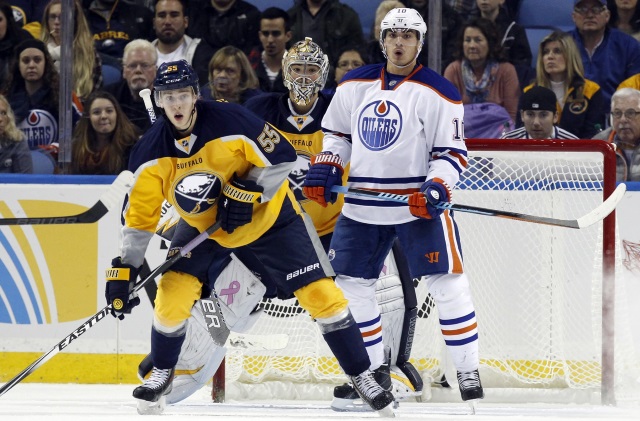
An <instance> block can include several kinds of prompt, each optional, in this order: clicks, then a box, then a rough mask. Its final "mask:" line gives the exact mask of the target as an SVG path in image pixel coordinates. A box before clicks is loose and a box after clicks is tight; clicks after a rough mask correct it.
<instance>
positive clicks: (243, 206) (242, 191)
mask: <svg viewBox="0 0 640 421" xmlns="http://www.w3.org/2000/svg"><path fill="white" fill-rule="evenodd" d="M263 190H264V189H263V188H262V186H259V185H258V183H256V182H255V181H250V180H242V179H240V178H238V177H237V176H236V175H235V174H234V176H233V179H232V180H231V181H230V182H229V183H227V184H226V185H225V186H224V189H222V201H221V203H220V204H218V215H217V219H218V220H219V221H220V228H222V229H223V230H224V231H226V232H228V233H229V234H231V233H232V232H233V231H235V229H236V228H238V227H241V226H243V225H246V224H248V223H249V222H251V219H253V204H254V203H255V202H257V201H258V199H260V196H261V194H262V192H263Z"/></svg>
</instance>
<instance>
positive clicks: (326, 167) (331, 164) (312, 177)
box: [302, 152, 344, 207]
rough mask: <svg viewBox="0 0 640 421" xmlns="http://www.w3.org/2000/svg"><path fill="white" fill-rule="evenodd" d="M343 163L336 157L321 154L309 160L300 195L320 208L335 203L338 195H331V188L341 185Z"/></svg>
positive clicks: (324, 153)
mask: <svg viewBox="0 0 640 421" xmlns="http://www.w3.org/2000/svg"><path fill="white" fill-rule="evenodd" d="M342 174H344V162H343V161H342V159H341V158H340V156H338V155H333V154H332V153H331V152H322V153H320V154H318V155H316V156H314V157H312V158H311V166H310V167H309V171H308V172H307V176H306V177H305V179H304V183H303V184H302V193H303V194H304V195H305V196H306V197H307V198H308V199H311V200H313V201H314V202H317V203H318V204H320V206H322V207H327V203H335V201H336V200H338V193H332V192H331V187H333V186H341V185H342Z"/></svg>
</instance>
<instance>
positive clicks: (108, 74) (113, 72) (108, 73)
mask: <svg viewBox="0 0 640 421" xmlns="http://www.w3.org/2000/svg"><path fill="white" fill-rule="evenodd" d="M121 79H122V72H120V69H118V68H117V67H114V66H110V65H108V64H103V65H102V86H108V85H112V84H114V83H118V82H120V80H121Z"/></svg>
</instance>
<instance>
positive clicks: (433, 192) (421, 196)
mask: <svg viewBox="0 0 640 421" xmlns="http://www.w3.org/2000/svg"><path fill="white" fill-rule="evenodd" d="M450 201H451V190H450V189H449V186H447V184H446V183H445V182H444V181H442V180H441V179H439V178H434V179H432V180H427V181H426V182H425V183H424V184H423V185H422V187H420V191H419V192H416V193H413V194H412V195H411V196H409V211H410V212H411V214H412V215H413V216H416V217H418V218H426V219H434V218H437V217H438V216H440V215H441V214H442V212H444V209H440V208H437V207H436V206H435V205H436V204H438V203H440V202H450Z"/></svg>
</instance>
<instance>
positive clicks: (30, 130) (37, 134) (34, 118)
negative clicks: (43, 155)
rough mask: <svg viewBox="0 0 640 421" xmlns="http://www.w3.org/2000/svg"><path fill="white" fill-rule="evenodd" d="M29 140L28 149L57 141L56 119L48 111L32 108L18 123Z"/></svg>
mask: <svg viewBox="0 0 640 421" xmlns="http://www.w3.org/2000/svg"><path fill="white" fill-rule="evenodd" d="M18 128H19V129H20V130H22V132H23V133H24V135H25V137H26V138H27V140H28V141H29V149H38V146H46V145H50V144H51V143H55V142H57V141H58V119H57V118H56V117H54V116H53V114H51V113H50V112H49V111H45V110H38V109H34V110H31V111H30V112H29V115H28V116H27V118H25V119H24V120H22V121H21V122H20V124H18Z"/></svg>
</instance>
